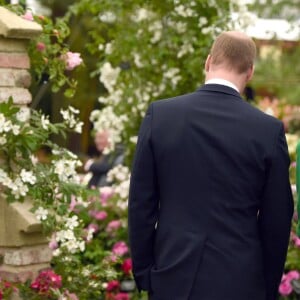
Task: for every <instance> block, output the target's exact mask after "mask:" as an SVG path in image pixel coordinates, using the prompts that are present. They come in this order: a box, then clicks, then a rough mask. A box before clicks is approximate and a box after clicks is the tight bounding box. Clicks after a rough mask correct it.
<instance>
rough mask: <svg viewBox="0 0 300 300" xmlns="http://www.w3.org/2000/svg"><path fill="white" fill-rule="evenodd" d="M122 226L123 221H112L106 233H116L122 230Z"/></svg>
mask: <svg viewBox="0 0 300 300" xmlns="http://www.w3.org/2000/svg"><path fill="white" fill-rule="evenodd" d="M121 225H122V223H121V221H120V220H113V221H110V222H109V223H108V225H107V227H106V231H107V232H112V231H115V230H117V229H118V228H120V227H121Z"/></svg>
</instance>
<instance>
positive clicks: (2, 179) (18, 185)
mask: <svg viewBox="0 0 300 300" xmlns="http://www.w3.org/2000/svg"><path fill="white" fill-rule="evenodd" d="M35 183H36V176H35V175H34V174H33V172H31V171H27V170H25V169H22V170H21V172H20V176H17V177H15V178H12V177H10V176H9V174H8V173H7V172H5V171H4V170H3V169H2V168H0V184H2V185H3V186H5V187H7V188H8V189H10V191H11V193H12V195H14V196H15V198H16V199H19V198H20V197H25V196H26V195H27V193H28V191H29V188H28V185H33V184H35Z"/></svg>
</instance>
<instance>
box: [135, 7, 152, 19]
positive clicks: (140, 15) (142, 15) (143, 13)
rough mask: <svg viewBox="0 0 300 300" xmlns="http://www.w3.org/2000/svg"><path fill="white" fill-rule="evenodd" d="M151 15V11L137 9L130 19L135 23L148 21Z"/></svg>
mask: <svg viewBox="0 0 300 300" xmlns="http://www.w3.org/2000/svg"><path fill="white" fill-rule="evenodd" d="M153 15H154V14H153V13H152V12H151V11H149V10H147V9H145V8H139V9H138V10H137V11H136V13H135V14H134V16H133V18H132V19H133V21H135V22H142V21H144V20H147V19H150V18H151V17H152V16H153Z"/></svg>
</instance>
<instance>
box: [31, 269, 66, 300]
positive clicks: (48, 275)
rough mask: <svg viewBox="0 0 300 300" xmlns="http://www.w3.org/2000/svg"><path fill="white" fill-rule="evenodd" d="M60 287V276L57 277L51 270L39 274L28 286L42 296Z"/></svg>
mask: <svg viewBox="0 0 300 300" xmlns="http://www.w3.org/2000/svg"><path fill="white" fill-rule="evenodd" d="M61 286H62V281H61V276H60V275H57V274H56V273H55V272H54V271H53V270H51V269H49V270H44V271H42V272H40V274H39V275H38V277H37V278H36V279H35V280H34V281H33V282H32V283H31V285H30V287H31V288H32V289H34V290H36V291H37V292H39V293H40V294H43V295H48V294H49V293H50V292H51V290H53V289H59V288H61Z"/></svg>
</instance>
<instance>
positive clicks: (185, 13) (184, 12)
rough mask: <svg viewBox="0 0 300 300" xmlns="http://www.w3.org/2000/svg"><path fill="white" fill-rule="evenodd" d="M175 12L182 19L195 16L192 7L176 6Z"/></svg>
mask: <svg viewBox="0 0 300 300" xmlns="http://www.w3.org/2000/svg"><path fill="white" fill-rule="evenodd" d="M175 11H176V12H177V14H178V15H180V16H181V17H184V18H186V17H192V16H194V14H195V13H194V11H193V10H192V9H191V8H190V7H185V6H184V5H183V4H181V5H178V6H175Z"/></svg>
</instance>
